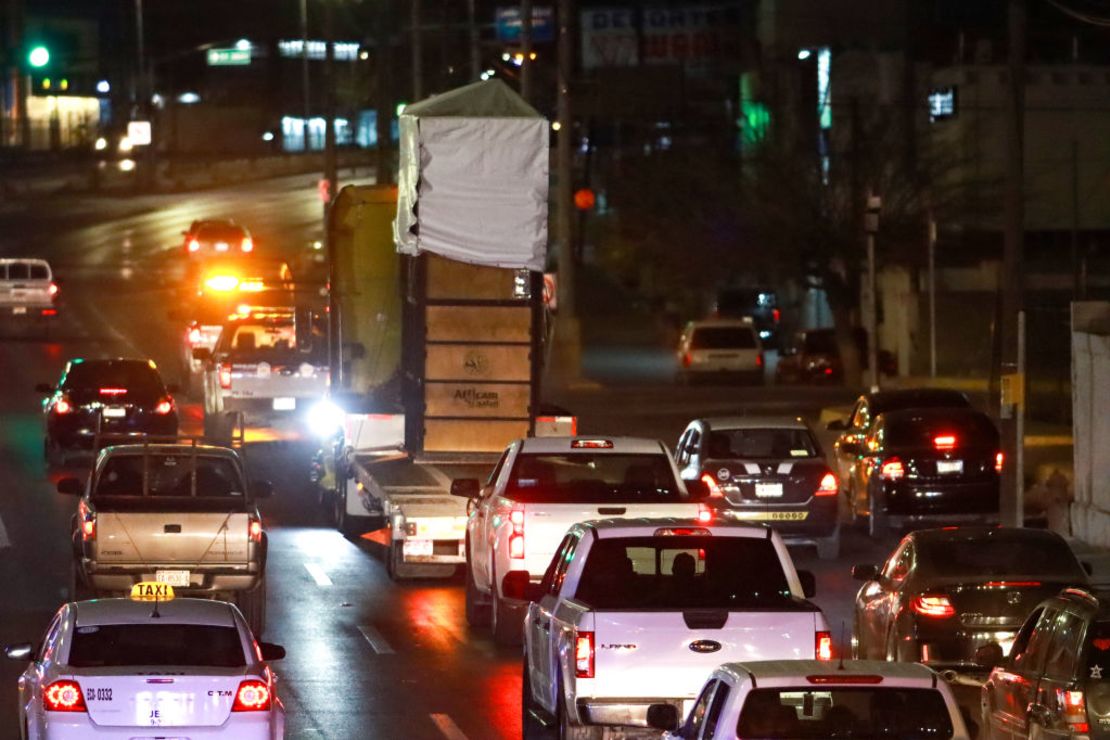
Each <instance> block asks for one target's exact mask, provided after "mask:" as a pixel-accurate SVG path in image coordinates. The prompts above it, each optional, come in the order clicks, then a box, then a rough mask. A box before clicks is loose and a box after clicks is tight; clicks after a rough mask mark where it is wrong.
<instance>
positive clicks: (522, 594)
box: [501, 570, 543, 601]
mask: <svg viewBox="0 0 1110 740" xmlns="http://www.w3.org/2000/svg"><path fill="white" fill-rule="evenodd" d="M501 593H502V594H503V595H504V596H505V598H506V599H514V600H516V601H539V600H540V598H541V597H542V596H543V594H542V593H541V586H540V584H538V583H532V576H531V575H529V573H528V571H526V570H511V571H509V572H508V573H506V574H505V578H504V579H503V580H502V581H501Z"/></svg>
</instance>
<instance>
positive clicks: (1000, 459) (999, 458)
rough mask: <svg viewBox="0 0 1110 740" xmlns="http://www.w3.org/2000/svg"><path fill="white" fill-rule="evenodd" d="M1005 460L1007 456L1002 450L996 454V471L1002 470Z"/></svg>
mask: <svg viewBox="0 0 1110 740" xmlns="http://www.w3.org/2000/svg"><path fill="white" fill-rule="evenodd" d="M1005 461H1006V456H1005V455H1003V454H1002V453H1001V452H998V453H995V456H994V472H996V473H1001V472H1002V463H1004V462H1005Z"/></svg>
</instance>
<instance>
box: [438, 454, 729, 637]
mask: <svg viewBox="0 0 1110 740" xmlns="http://www.w3.org/2000/svg"><path fill="white" fill-rule="evenodd" d="M451 493H452V494H454V495H456V496H464V497H467V498H470V499H471V502H470V505H469V507H468V510H469V518H468V520H467V531H466V561H467V566H466V570H467V578H466V618H467V622H468V623H469V624H470V625H471V626H474V627H478V626H485V625H486V624H487V623H488V624H489V625H490V626H491V628H492V631H493V636H494V640H495V641H496V642H498V643H499V644H504V645H512V644H518V643H519V642H520V635H521V632H520V627H521V624H522V622H523V618H524V609H525V606H526V604H525V603H524V602H521V601H514V600H512V599H507V598H505V595H504V592H503V590H502V586H503V582H504V580H505V578H506V577H507V576H508V575H509V574H511V573H514V572H520V571H523V572H528V573H532V574H534V575H535V578H536V580H537V581H538V580H539V577H540V574H542V573H543V571H544V570H545V569H546V568H547V565H548V563H550V562H551V556H552V555H553V554H554V553H555V550H556V548H557V547H558V546H559V543H560V542H561V541H562V539H563V536H564V535H565V534H566V533H567V530H568V529H570V527H571V526H572V525H574V524H576V523H578V522H581V521H584V520H587V519H598V518H606V517H624V518H630V519H631V518H639V517H683V518H687V519H693V518H695V517H698V516H699V515H700V516H702V517H704V518H705V519H706V521H708V519H709V518H710V517H711V512H710V510H709V508H708V507H707V506H706V505H705V504H703V503H700V502H701V501H703V500H704V499H705V498H707V497H708V489H707V488H706V487H705V484H704V483H702V482H701V481H686V482H685V483H683V481H682V479H681V478H679V476H678V470H677V468H675V466H674V461H673V460H672V459H671V456H670V453H669V452H668V450H667V448H666V446H665V445H664V444H663V443H662V442H660V441H658V440H654V439H639V438H635V437H607V438H586V437H543V438H528V439H521V440H517V441H515V442H513V443H512V444H510V445H509V447H508V449H507V450H506V451H505V452H504V454H502V456H501V459H500V461H499V462H498V463H497V465H496V466H495V467H494V469H493V472H492V473H490V476H489V478H488V479H487V480H486V482H485V485H484V486H483V485H481V484H480V483H479V482H478V480H476V479H456V480H455V481H454V482H453V484H452V486H451Z"/></svg>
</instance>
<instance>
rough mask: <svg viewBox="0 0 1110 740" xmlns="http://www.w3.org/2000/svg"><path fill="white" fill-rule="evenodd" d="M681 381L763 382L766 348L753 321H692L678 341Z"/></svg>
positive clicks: (679, 375)
mask: <svg viewBox="0 0 1110 740" xmlns="http://www.w3.org/2000/svg"><path fill="white" fill-rule="evenodd" d="M677 355H678V375H677V378H678V381H679V382H680V383H688V384H692V383H696V382H701V381H710V380H716V381H734V380H740V381H745V382H748V383H753V384H756V385H761V384H762V383H763V345H762V344H761V343H760V341H759V338H758V337H757V336H756V332H755V328H754V327H753V326H752V323H751V321H750V320H737V321H728V320H716V319H715V320H713V321H691V322H690V323H688V324H687V325H686V328H685V330H683V332H682V336H681V337H680V338H679V341H678V353H677Z"/></svg>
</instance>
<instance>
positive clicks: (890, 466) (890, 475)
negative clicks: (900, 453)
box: [879, 457, 906, 480]
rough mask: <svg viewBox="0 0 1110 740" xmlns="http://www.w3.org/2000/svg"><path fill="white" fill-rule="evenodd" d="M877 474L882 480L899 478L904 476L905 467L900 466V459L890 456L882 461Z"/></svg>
mask: <svg viewBox="0 0 1110 740" xmlns="http://www.w3.org/2000/svg"><path fill="white" fill-rule="evenodd" d="M879 476H880V477H881V478H882V479H883V480H901V479H902V478H905V477H906V469H905V468H903V467H902V461H901V460H899V459H898V458H896V457H892V458H890V459H889V460H887V461H886V462H884V463H883V467H882V468H880V469H879Z"/></svg>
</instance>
